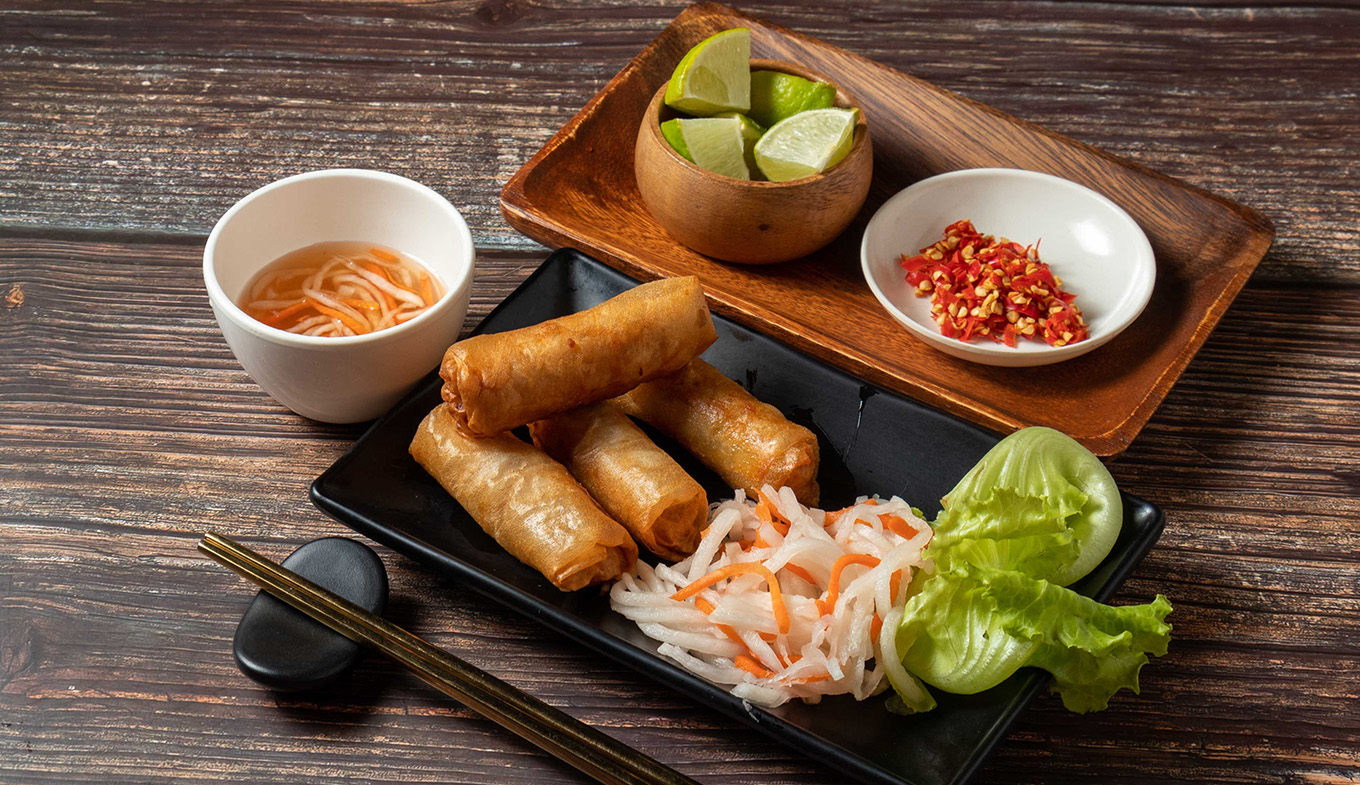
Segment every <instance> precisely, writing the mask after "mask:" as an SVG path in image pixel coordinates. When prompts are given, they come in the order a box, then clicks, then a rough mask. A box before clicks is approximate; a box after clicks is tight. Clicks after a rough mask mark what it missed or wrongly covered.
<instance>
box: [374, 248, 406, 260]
mask: <svg viewBox="0 0 1360 785" xmlns="http://www.w3.org/2000/svg"><path fill="white" fill-rule="evenodd" d="M368 252H369V253H371V254H373V255H374V256H376V257H378V258H379V259H381V260H383V261H384V262H395V261H399V260H398V259H397V257H396V256H394V255H392V254H390V253H388V252H387V251H384V250H383V249H381V248H369V249H368Z"/></svg>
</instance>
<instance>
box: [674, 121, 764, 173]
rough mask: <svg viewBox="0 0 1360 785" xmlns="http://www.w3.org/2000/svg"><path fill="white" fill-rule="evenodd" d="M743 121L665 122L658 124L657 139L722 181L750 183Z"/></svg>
mask: <svg viewBox="0 0 1360 785" xmlns="http://www.w3.org/2000/svg"><path fill="white" fill-rule="evenodd" d="M745 119H746V118H744V117H740V116H733V117H693V118H688V117H687V118H678V119H675V120H667V121H666V122H664V123H662V124H661V135H662V136H664V137H666V141H667V142H670V145H671V147H674V148H675V151H676V152H677V153H679V154H681V155H683V156H684V157H685V158H687V159H689V160H690V161H692V162H694V164H695V165H696V166H699V167H700V168H702V169H707V170H708V171H710V172H713V173H714V174H720V175H723V176H724V177H732V178H735V179H737V180H750V179H751V171H750V170H749V169H748V168H747V166H746V141H745V139H744V138H743V136H742V121H743V120H745ZM747 122H749V121H747Z"/></svg>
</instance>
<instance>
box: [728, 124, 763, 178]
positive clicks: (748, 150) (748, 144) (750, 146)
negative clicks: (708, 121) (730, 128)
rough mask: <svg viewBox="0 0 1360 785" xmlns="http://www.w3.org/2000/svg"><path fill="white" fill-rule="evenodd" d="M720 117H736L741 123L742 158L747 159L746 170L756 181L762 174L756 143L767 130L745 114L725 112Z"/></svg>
mask: <svg viewBox="0 0 1360 785" xmlns="http://www.w3.org/2000/svg"><path fill="white" fill-rule="evenodd" d="M718 117H735V118H737V121H738V122H740V123H741V142H742V156H743V157H744V158H745V159H746V168H747V169H750V170H751V177H752V178H753V179H754V178H755V177H757V176H758V175H759V174H760V168H759V167H757V166H756V142H758V141H760V137H762V136H764V135H765V129H764V128H763V127H762V126H761V125H760V123H757V122H756V121H755V120H752V119H751V118H749V117H747V116H746V115H744V114H737V113H736V112H725V113H723V114H720V115H718Z"/></svg>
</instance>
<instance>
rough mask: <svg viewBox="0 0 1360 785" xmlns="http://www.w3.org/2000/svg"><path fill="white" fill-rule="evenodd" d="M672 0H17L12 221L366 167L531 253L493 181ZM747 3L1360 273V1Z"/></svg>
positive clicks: (6, 197)
mask: <svg viewBox="0 0 1360 785" xmlns="http://www.w3.org/2000/svg"><path fill="white" fill-rule="evenodd" d="M684 5H685V3H684V0H667V2H665V3H644V4H634V3H616V2H607V0H568V1H567V2H563V3H562V4H553V5H551V6H549V5H546V4H536V3H527V2H518V1H516V0H485V1H475V2H447V3H419V2H409V3H403V2H392V3H376V2H373V3H363V2H347V3H336V2H325V1H324V0H312V1H309V2H301V1H299V0H287V1H286V2H271V3H267V4H259V3H251V2H248V0H236V1H235V2H220V3H211V4H183V3H146V2H116V1H115V2H100V3H95V2H76V3H68V4H65V5H63V6H60V7H58V6H52V5H51V4H49V3H44V2H42V0H17V1H16V2H11V3H8V4H6V8H5V9H4V10H0V69H2V70H3V73H4V89H3V92H4V96H5V100H4V101H3V102H0V138H3V140H4V143H3V144H0V224H3V225H7V226H62V227H71V228H86V229H88V228H96V229H108V228H114V227H116V228H120V229H124V230H128V231H139V232H178V233H199V234H202V233H206V231H207V230H208V229H209V228H210V227H211V225H212V223H213V221H215V220H216V218H217V216H219V215H221V213H222V212H223V211H225V210H226V209H227V207H229V206H230V205H231V204H232V203H233V202H234V201H235V200H236V199H238V198H240V197H241V196H243V195H244V194H245V193H247V192H249V191H250V190H251V189H253V188H255V187H258V186H260V185H263V184H264V183H266V182H269V181H271V180H273V179H276V178H278V177H281V176H283V175H287V174H294V173H297V172H299V171H302V170H306V169H314V168H324V167H327V166H341V165H345V166H349V165H353V166H374V167H379V168H384V169H388V170H391V171H394V172H397V173H399V174H403V175H407V176H410V177H413V178H415V179H417V180H420V181H422V182H425V183H427V184H429V185H431V186H432V187H434V188H436V189H437V190H439V191H440V192H442V193H445V194H447V195H449V196H450V197H452V198H453V200H454V203H455V204H456V205H457V206H458V207H459V208H460V209H464V210H465V211H467V213H468V218H469V222H470V224H471V226H472V229H473V234H474V238H475V239H476V241H477V244H478V245H479V246H481V247H515V248H528V247H531V246H530V244H529V243H528V242H527V241H526V240H525V239H524V238H523V237H521V236H519V235H518V234H517V233H516V232H514V231H513V230H511V229H509V228H508V227H506V226H505V225H504V224H503V222H502V221H501V220H500V218H499V217H498V216H497V215H496V212H495V207H494V201H495V196H496V193H497V192H498V190H499V187H500V185H501V184H502V183H504V181H505V180H506V179H507V178H508V177H509V176H510V175H511V174H512V173H513V172H514V171H515V170H516V169H517V168H518V167H519V165H520V164H521V163H523V162H524V161H525V160H526V159H527V158H528V157H529V155H530V154H531V153H532V152H533V151H534V150H537V149H538V148H539V147H540V146H541V145H542V144H543V142H544V141H546V140H547V139H548V137H550V136H551V135H552V133H553V132H554V131H556V129H557V128H558V127H560V126H561V125H562V123H563V122H565V121H566V120H567V119H569V118H570V117H571V116H572V115H573V114H574V113H575V112H576V110H577V109H578V108H580V107H581V106H582V105H583V104H584V103H585V102H586V101H587V100H588V99H589V98H590V96H592V95H594V94H595V92H596V91H597V90H598V89H599V88H600V87H601V86H603V84H604V83H605V82H606V81H607V80H608V79H609V78H610V77H611V76H612V75H613V74H614V73H616V72H617V71H618V69H619V68H621V67H622V66H623V64H624V63H626V62H627V61H628V60H629V59H630V58H631V57H632V56H633V55H634V54H636V53H637V51H638V50H640V49H641V48H642V47H643V46H644V45H645V44H646V43H647V42H648V41H650V40H651V39H652V38H653V37H654V36H655V35H656V34H657V33H658V32H659V31H660V30H661V29H662V28H663V27H664V26H665V24H666V23H667V21H669V19H670V18H671V17H673V16H674V15H675V14H676V13H677V12H678V11H679V10H680V8H682V7H683V6H684ZM742 8H743V9H745V10H748V11H751V12H753V13H756V14H758V15H761V16H763V17H765V18H768V19H770V20H771V21H773V22H776V23H779V24H782V25H784V26H786V27H789V28H792V29H795V30H800V31H803V32H806V33H808V34H810V35H815V36H817V37H819V38H822V39H824V40H826V41H828V42H829V43H832V44H835V45H837V46H841V47H844V48H846V49H847V50H849V51H851V52H853V53H855V54H859V55H863V56H865V57H868V58H870V59H873V60H876V61H879V62H882V63H884V64H886V65H889V66H891V67H894V68H898V69H900V70H903V71H905V72H907V73H909V74H911V75H913V76H918V77H921V78H923V79H926V80H929V81H931V82H933V83H935V84H938V85H940V86H941V87H944V88H947V89H950V90H954V91H957V92H959V93H961V94H963V95H965V96H967V97H969V98H973V99H977V100H979V101H981V102H983V103H985V104H988V105H990V106H994V107H996V108H998V109H1001V110H1002V111H1005V112H1007V113H1010V114H1014V115H1016V116H1017V117H1021V118H1024V119H1027V120H1030V121H1033V122H1036V123H1040V124H1042V125H1044V126H1046V127H1048V128H1051V129H1053V130H1055V131H1058V132H1060V133H1064V134H1068V135H1070V136H1073V137H1075V138H1077V139H1080V140H1082V141H1084V142H1088V143H1091V144H1094V145H1097V146H1099V147H1101V148H1103V149H1106V150H1109V151H1110V152H1112V153H1114V154H1116V155H1121V156H1126V157H1128V158H1131V159H1133V160H1135V161H1137V162H1139V163H1141V164H1144V165H1146V166H1149V167H1150V168H1153V169H1155V170H1157V171H1160V172H1164V173H1166V174H1169V175H1171V176H1173V177H1179V178H1183V179H1185V180H1187V181H1189V182H1191V183H1193V184H1195V185H1199V186H1202V187H1205V188H1207V189H1209V190H1211V191H1214V192H1215V193H1221V194H1223V195H1225V196H1228V197H1230V198H1232V199H1236V200H1238V201H1241V202H1243V203H1245V204H1247V205H1250V206H1252V207H1255V208H1257V209H1259V210H1261V211H1262V212H1263V213H1265V214H1266V215H1268V216H1270V217H1271V218H1273V219H1274V220H1275V221H1276V228H1277V230H1278V231H1279V239H1278V241H1277V243H1276V246H1275V250H1274V252H1273V253H1272V254H1271V255H1270V256H1269V257H1268V258H1267V260H1266V262H1265V265H1264V267H1263V269H1262V270H1261V271H1260V273H1259V274H1258V275H1260V276H1261V277H1262V279H1263V280H1295V281H1325V282H1341V281H1352V282H1355V281H1360V258H1357V256H1356V255H1355V254H1354V253H1336V252H1335V251H1333V250H1332V249H1333V248H1335V249H1342V248H1350V249H1354V248H1355V247H1357V246H1360V225H1358V224H1357V223H1356V222H1355V221H1354V220H1353V216H1355V215H1356V214H1358V213H1360V195H1357V193H1356V190H1355V188H1354V181H1355V177H1356V172H1357V166H1360V136H1357V135H1356V134H1355V133H1354V128H1355V127H1356V125H1357V123H1360V100H1356V99H1357V97H1358V96H1360V85H1357V82H1356V80H1355V78H1354V58H1355V49H1356V43H1355V42H1356V41H1357V40H1358V39H1360V11H1357V10H1356V9H1355V8H1354V7H1353V6H1350V5H1348V4H1333V3H1313V4H1309V3H1295V2H1289V3H1260V2H1247V1H1246V0H1238V1H1236V2H1213V3H1208V4H1192V5H1186V4H1172V3H1087V4H1083V5H1081V6H1079V7H1078V6H1073V5H1071V4H1067V3H1059V2H1034V3H1024V4H1015V3H1013V4H1000V5H998V4H988V3H984V2H980V1H979V0H968V1H964V2H955V1H954V0H923V1H922V2H913V3H910V4H902V3H895V2H891V0H866V1H865V2H857V3H854V4H845V3H832V4H815V3H813V4H807V3H790V2H787V1H786V0H785V1H784V2H767V1H765V0H756V1H754V2H750V3H743V4H742ZM1017 52H1020V53H1022V54H1021V55H1017Z"/></svg>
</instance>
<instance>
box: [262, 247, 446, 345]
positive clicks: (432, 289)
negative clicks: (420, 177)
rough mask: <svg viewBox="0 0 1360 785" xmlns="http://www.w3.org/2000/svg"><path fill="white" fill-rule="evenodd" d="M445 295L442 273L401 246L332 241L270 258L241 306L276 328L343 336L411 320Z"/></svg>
mask: <svg viewBox="0 0 1360 785" xmlns="http://www.w3.org/2000/svg"><path fill="white" fill-rule="evenodd" d="M443 294H444V286H443V284H441V283H440V281H439V279H438V278H437V277H436V276H435V275H434V274H433V273H431V272H430V271H429V270H428V269H427V268H426V267H425V266H424V265H423V264H421V263H420V262H418V261H416V260H415V259H414V258H412V257H411V256H408V255H406V254H403V253H401V252H400V251H397V250H394V249H392V248H388V247H385V246H381V245H374V244H373V243H364V242H351V241H344V242H327V243H316V244H314V245H309V246H307V247H305V248H299V249H298V250H296V251H291V252H289V253H286V254H284V255H283V256H281V257H279V258H278V259H276V260H274V261H273V262H271V263H270V264H269V265H268V266H266V267H265V268H264V269H263V270H261V271H260V272H259V273H257V274H256V275H255V277H254V278H252V279H251V281H250V284H249V285H248V286H246V289H245V293H244V294H243V295H242V297H241V299H240V306H241V309H242V310H244V311H245V312H246V313H247V314H249V315H250V316H251V317H252V318H254V319H256V320H258V321H259V322H261V323H263V324H266V325H268V326H270V327H275V328H278V329H280V330H285V331H287V332H290V333H297V334H298V335H317V336H322V337H328V338H338V337H343V336H348V335H366V334H368V333H371V332H376V331H378V330H385V329H387V328H388V327H395V326H397V325H399V324H404V323H405V322H408V321H410V320H412V319H414V318H416V317H417V316H419V315H420V314H422V313H424V312H425V309H427V308H429V307H430V306H432V305H434V304H435V303H436V302H438V301H439V298H440V297H442V296H443Z"/></svg>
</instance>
